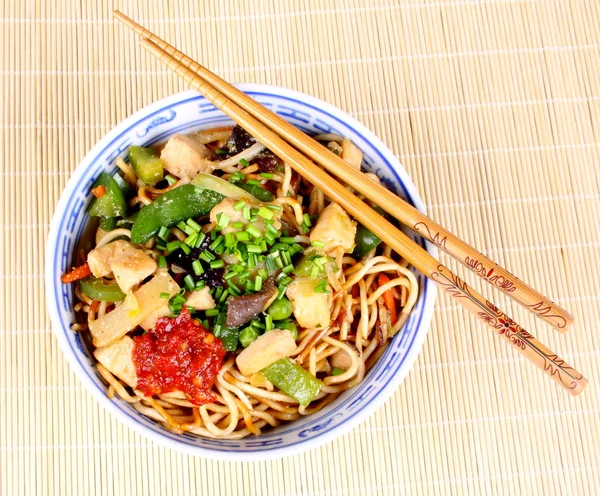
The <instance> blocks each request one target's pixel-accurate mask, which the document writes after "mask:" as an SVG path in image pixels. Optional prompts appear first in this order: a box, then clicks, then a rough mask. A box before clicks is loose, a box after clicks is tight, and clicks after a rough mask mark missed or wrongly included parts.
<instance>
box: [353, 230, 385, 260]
mask: <svg viewBox="0 0 600 496" xmlns="http://www.w3.org/2000/svg"><path fill="white" fill-rule="evenodd" d="M354 243H355V244H356V246H355V247H354V251H353V252H352V254H353V255H356V257H357V258H362V257H364V256H365V255H366V254H367V253H369V252H370V251H371V250H373V249H375V248H377V246H379V244H380V243H381V239H380V238H379V237H378V236H377V235H376V234H373V233H372V232H371V231H369V230H368V229H367V228H366V227H365V226H363V225H362V224H359V225H358V227H357V228H356V236H355V237H354Z"/></svg>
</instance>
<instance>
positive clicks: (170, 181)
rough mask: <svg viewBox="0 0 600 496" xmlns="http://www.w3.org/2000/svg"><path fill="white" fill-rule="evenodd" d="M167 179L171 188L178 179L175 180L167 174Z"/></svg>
mask: <svg viewBox="0 0 600 496" xmlns="http://www.w3.org/2000/svg"><path fill="white" fill-rule="evenodd" d="M165 179H166V180H167V182H168V183H169V186H173V185H174V184H175V183H176V182H177V179H175V178H174V177H173V176H172V175H171V174H167V175H166V176H165Z"/></svg>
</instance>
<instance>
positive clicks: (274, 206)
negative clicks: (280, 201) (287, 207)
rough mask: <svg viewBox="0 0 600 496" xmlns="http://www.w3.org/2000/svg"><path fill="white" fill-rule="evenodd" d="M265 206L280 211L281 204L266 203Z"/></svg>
mask: <svg viewBox="0 0 600 496" xmlns="http://www.w3.org/2000/svg"><path fill="white" fill-rule="evenodd" d="M267 208H270V209H271V210H275V211H276V212H281V205H267Z"/></svg>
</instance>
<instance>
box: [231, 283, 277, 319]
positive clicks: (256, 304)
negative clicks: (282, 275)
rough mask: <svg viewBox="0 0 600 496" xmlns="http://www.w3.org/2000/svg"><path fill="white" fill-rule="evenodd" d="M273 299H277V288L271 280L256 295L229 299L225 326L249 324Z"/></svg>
mask: <svg viewBox="0 0 600 496" xmlns="http://www.w3.org/2000/svg"><path fill="white" fill-rule="evenodd" d="M257 277H260V276H257ZM275 298H277V288H276V286H275V283H274V281H273V279H267V281H266V282H265V283H264V285H263V287H262V289H261V290H260V291H259V292H258V293H255V294H248V295H244V296H236V297H234V298H229V303H228V307H227V325H228V326H230V327H235V326H241V325H244V324H246V323H247V322H250V321H251V320H252V319H253V318H254V317H256V316H257V315H258V314H259V313H260V312H263V311H264V310H266V309H267V308H268V307H269V305H270V304H271V303H272V302H273V300H274V299H275Z"/></svg>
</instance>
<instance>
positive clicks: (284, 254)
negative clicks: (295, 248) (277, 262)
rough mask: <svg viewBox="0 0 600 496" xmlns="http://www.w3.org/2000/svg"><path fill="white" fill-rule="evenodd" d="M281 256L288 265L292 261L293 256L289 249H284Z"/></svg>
mask: <svg viewBox="0 0 600 496" xmlns="http://www.w3.org/2000/svg"><path fill="white" fill-rule="evenodd" d="M281 258H283V261H284V262H285V264H286V265H289V264H291V263H292V256H291V255H290V252H289V251H282V252H281Z"/></svg>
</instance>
